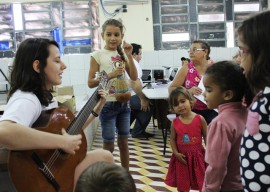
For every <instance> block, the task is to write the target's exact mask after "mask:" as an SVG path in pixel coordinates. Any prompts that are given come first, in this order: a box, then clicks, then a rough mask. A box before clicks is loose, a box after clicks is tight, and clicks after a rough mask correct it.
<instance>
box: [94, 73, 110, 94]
mask: <svg viewBox="0 0 270 192" xmlns="http://www.w3.org/2000/svg"><path fill="white" fill-rule="evenodd" d="M95 79H97V80H98V81H99V85H100V86H101V87H102V89H104V90H106V91H107V90H108V89H109V88H110V86H109V83H108V82H109V78H108V74H107V73H106V72H105V71H104V70H103V71H101V72H96V74H95Z"/></svg>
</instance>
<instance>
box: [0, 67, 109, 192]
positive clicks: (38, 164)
mask: <svg viewBox="0 0 270 192" xmlns="http://www.w3.org/2000/svg"><path fill="white" fill-rule="evenodd" d="M99 80H100V85H99V86H98V88H97V89H96V90H95V92H94V93H93V94H92V96H91V97H90V99H89V100H88V101H87V102H86V104H85V105H84V107H83V108H82V109H81V110H80V112H79V113H78V114H77V116H76V117H74V115H73V113H72V112H71V111H69V110H68V109H67V108H65V107H58V108H55V109H52V110H50V111H44V112H42V114H41V115H40V117H39V118H38V120H37V121H36V122H35V123H34V125H33V127H34V128H36V129H38V130H41V131H46V132H50V133H55V134H61V129H62V128H65V129H66V131H67V133H68V134H70V135H75V134H81V135H82V136H83V138H82V144H81V146H80V149H79V150H78V151H76V154H75V155H69V154H67V153H65V152H63V151H61V150H59V149H56V150H43V149H42V150H28V151H9V152H7V151H3V150H2V153H1V152H0V155H1V156H2V157H3V155H4V154H3V153H5V154H8V158H7V159H8V162H7V166H6V168H5V166H4V164H3V163H2V164H1V163H0V172H1V171H2V173H1V174H0V192H4V191H6V192H13V191H18V192H55V191H61V192H72V191H73V187H74V172H75V168H76V166H77V165H78V164H79V163H80V162H81V161H82V160H83V159H84V157H85V156H86V152H87V142H86V138H85V135H84V132H83V130H82V127H83V125H84V123H85V122H86V120H87V119H88V117H89V115H90V114H91V112H92V110H93V108H94V107H95V105H96V104H97V102H98V100H99V99H100V96H99V95H98V90H99V89H101V88H105V86H106V85H107V80H108V76H107V74H106V73H105V72H104V71H103V72H101V74H100V76H99Z"/></svg>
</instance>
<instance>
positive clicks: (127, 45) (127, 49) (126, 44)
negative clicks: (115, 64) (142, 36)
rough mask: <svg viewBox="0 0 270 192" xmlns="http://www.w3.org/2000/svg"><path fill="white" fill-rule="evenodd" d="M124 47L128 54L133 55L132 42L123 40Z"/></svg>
mask: <svg viewBox="0 0 270 192" xmlns="http://www.w3.org/2000/svg"><path fill="white" fill-rule="evenodd" d="M123 49H124V51H125V53H126V55H127V56H128V55H132V50H133V47H132V45H131V44H128V43H126V41H124V42H123Z"/></svg>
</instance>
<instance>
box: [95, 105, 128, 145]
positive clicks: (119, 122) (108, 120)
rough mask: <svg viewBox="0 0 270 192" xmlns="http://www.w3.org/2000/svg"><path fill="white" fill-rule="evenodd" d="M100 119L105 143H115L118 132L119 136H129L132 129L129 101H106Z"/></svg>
mask: <svg viewBox="0 0 270 192" xmlns="http://www.w3.org/2000/svg"><path fill="white" fill-rule="evenodd" d="M99 120H100V123H101V128H102V138H103V141H104V142H105V143H113V142H114V140H115V134H116V133H117V134H118V137H122V138H123V137H124V138H128V137H129V130H130V106H129V102H128V103H120V102H106V103H105V105H104V107H103V109H102V110H101V113H100V116H99Z"/></svg>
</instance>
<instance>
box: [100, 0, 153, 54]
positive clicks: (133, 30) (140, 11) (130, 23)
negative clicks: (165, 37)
mask: <svg viewBox="0 0 270 192" xmlns="http://www.w3.org/2000/svg"><path fill="white" fill-rule="evenodd" d="M104 6H105V9H106V10H107V11H108V12H109V13H111V12H113V11H114V10H115V9H116V8H118V7H120V6H121V5H117V6H112V5H104ZM127 8H128V11H127V13H119V14H118V15H116V16H115V17H114V18H115V19H121V20H122V22H123V24H124V26H125V28H126V32H125V36H124V39H125V40H126V41H127V42H129V43H138V44H141V45H142V46H143V49H144V50H145V51H152V50H154V36H153V34H154V32H153V17H152V3H151V0H149V3H147V4H128V5H127ZM99 15H100V25H101V26H102V24H103V23H104V22H105V21H106V20H107V19H108V18H106V17H105V15H104V13H103V11H102V9H101V6H99ZM101 47H104V42H103V41H102V44H101Z"/></svg>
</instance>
